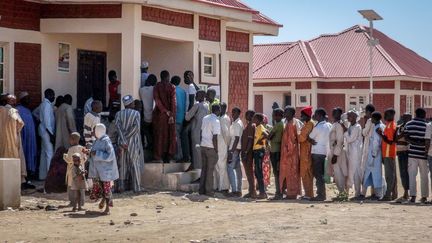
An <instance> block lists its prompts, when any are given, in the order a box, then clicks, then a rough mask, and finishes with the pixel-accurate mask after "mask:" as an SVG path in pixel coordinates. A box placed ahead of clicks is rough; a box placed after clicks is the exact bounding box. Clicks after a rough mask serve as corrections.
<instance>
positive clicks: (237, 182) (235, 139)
mask: <svg viewBox="0 0 432 243" xmlns="http://www.w3.org/2000/svg"><path fill="white" fill-rule="evenodd" d="M240 114H241V110H240V108H238V107H234V108H233V109H232V111H231V118H232V120H233V123H232V124H231V126H230V131H229V134H230V140H231V142H230V144H229V147H228V178H229V181H230V184H231V196H233V197H241V196H242V177H243V175H242V170H241V166H240V151H241V144H240V138H241V136H242V133H243V122H242V121H241V119H240Z"/></svg>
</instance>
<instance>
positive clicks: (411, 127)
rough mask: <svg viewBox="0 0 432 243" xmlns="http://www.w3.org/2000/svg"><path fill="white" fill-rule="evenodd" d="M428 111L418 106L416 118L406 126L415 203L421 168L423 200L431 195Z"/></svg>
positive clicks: (412, 200)
mask: <svg viewBox="0 0 432 243" xmlns="http://www.w3.org/2000/svg"><path fill="white" fill-rule="evenodd" d="M425 118H426V111H425V110H424V109H423V108H417V109H416V111H415V118H414V119H413V120H411V121H410V122H408V123H407V124H406V126H405V138H406V141H407V142H408V144H409V146H408V174H409V190H410V196H411V202H412V203H414V202H415V200H416V196H417V181H416V177H417V173H418V171H419V169H420V187H421V196H422V198H421V202H422V203H425V202H426V200H427V197H428V196H429V179H428V173H429V168H428V164H427V156H426V148H425V147H426V146H425V134H426V127H427V122H426V119H425Z"/></svg>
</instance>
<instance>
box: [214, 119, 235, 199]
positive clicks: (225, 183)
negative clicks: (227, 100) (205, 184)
mask: <svg viewBox="0 0 432 243" xmlns="http://www.w3.org/2000/svg"><path fill="white" fill-rule="evenodd" d="M219 120H220V125H221V134H220V135H218V162H217V163H216V167H215V170H214V172H213V175H214V187H215V189H218V190H219V191H222V190H228V189H229V188H230V183H229V178H228V169H227V160H228V145H229V144H230V134H229V128H230V126H231V119H230V118H229V116H228V115H226V114H225V115H223V116H221V117H220V118H219Z"/></svg>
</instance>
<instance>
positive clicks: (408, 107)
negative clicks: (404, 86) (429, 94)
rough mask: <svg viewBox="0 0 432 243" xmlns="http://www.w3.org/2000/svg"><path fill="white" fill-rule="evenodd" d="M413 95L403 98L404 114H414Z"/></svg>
mask: <svg viewBox="0 0 432 243" xmlns="http://www.w3.org/2000/svg"><path fill="white" fill-rule="evenodd" d="M408 101H410V102H408ZM414 102H415V101H414V95H407V96H405V113H408V114H413V113H414ZM408 103H409V104H408Z"/></svg>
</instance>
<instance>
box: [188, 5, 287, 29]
mask: <svg viewBox="0 0 432 243" xmlns="http://www.w3.org/2000/svg"><path fill="white" fill-rule="evenodd" d="M192 1H195V2H201V3H205V4H211V5H213V6H216V7H222V8H230V9H235V10H239V11H244V12H250V13H252V20H253V22H256V23H260V24H268V25H274V26H278V27H282V25H281V24H279V23H277V22H276V21H274V20H272V19H271V18H269V17H267V16H265V15H264V14H262V13H260V12H259V11H258V10H255V9H253V8H251V7H249V6H248V5H246V4H244V3H243V2H241V1H240V0H192Z"/></svg>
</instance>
